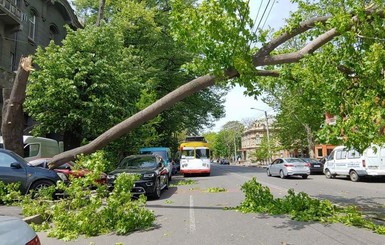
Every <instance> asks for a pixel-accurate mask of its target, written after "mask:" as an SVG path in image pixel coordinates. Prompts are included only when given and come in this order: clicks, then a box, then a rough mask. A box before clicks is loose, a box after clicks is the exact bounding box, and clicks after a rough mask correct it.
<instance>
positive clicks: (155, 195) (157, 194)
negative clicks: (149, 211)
mask: <svg viewBox="0 0 385 245" xmlns="http://www.w3.org/2000/svg"><path fill="white" fill-rule="evenodd" d="M160 192H161V189H160V183H159V178H156V180H155V190H154V193H153V194H152V195H151V197H152V198H154V199H159V198H160Z"/></svg>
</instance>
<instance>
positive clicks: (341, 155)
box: [336, 150, 346, 160]
mask: <svg viewBox="0 0 385 245" xmlns="http://www.w3.org/2000/svg"><path fill="white" fill-rule="evenodd" d="M345 158H346V151H344V150H337V151H336V160H338V159H345Z"/></svg>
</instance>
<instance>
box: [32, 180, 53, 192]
mask: <svg viewBox="0 0 385 245" xmlns="http://www.w3.org/2000/svg"><path fill="white" fill-rule="evenodd" d="M52 185H54V183H53V182H52V181H49V180H38V181H36V182H35V183H33V184H32V186H31V190H35V191H39V190H40V189H44V188H47V187H50V186H52Z"/></svg>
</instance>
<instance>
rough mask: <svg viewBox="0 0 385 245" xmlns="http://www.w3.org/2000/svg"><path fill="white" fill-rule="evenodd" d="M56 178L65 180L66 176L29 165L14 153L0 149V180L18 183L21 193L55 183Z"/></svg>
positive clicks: (7, 182)
mask: <svg viewBox="0 0 385 245" xmlns="http://www.w3.org/2000/svg"><path fill="white" fill-rule="evenodd" d="M58 180H63V181H67V177H66V176H65V175H64V174H62V173H56V172H55V171H53V170H49V169H44V168H35V167H33V166H30V165H29V164H28V163H27V162H26V161H25V160H24V158H22V157H20V156H19V155H17V154H16V153H14V152H12V151H8V150H5V149H0V181H3V182H4V183H5V184H9V183H20V191H21V193H23V194H25V193H27V192H28V191H30V190H37V189H40V188H44V187H48V186H51V185H55V184H56V182H57V181H58Z"/></svg>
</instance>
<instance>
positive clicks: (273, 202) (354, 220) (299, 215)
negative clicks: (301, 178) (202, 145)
mask: <svg viewBox="0 0 385 245" xmlns="http://www.w3.org/2000/svg"><path fill="white" fill-rule="evenodd" d="M241 189H242V191H243V192H244V193H245V200H244V201H243V202H242V203H241V204H240V205H239V206H238V207H236V209H237V210H239V211H241V212H244V213H250V212H256V213H268V214H272V215H282V214H287V215H289V216H290V217H291V218H292V219H293V220H297V221H320V222H327V223H333V222H340V223H343V224H346V225H351V226H356V227H364V228H367V229H371V230H373V231H375V232H376V233H378V234H385V232H384V231H385V227H384V226H383V225H377V224H375V223H374V222H373V221H372V220H369V219H365V218H364V215H363V214H362V213H361V212H360V211H358V208H357V207H355V206H347V207H337V206H335V205H333V204H332V203H331V202H330V201H329V200H318V199H315V198H311V197H310V196H309V195H307V194H306V193H304V192H300V193H295V192H294V190H293V189H289V190H288V193H287V195H286V196H284V197H283V198H274V196H273V195H272V194H271V192H270V189H269V188H268V187H267V186H262V185H261V184H260V183H258V182H257V180H256V178H255V177H254V178H252V179H251V180H250V181H248V182H246V183H244V184H243V185H242V187H241Z"/></svg>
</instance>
